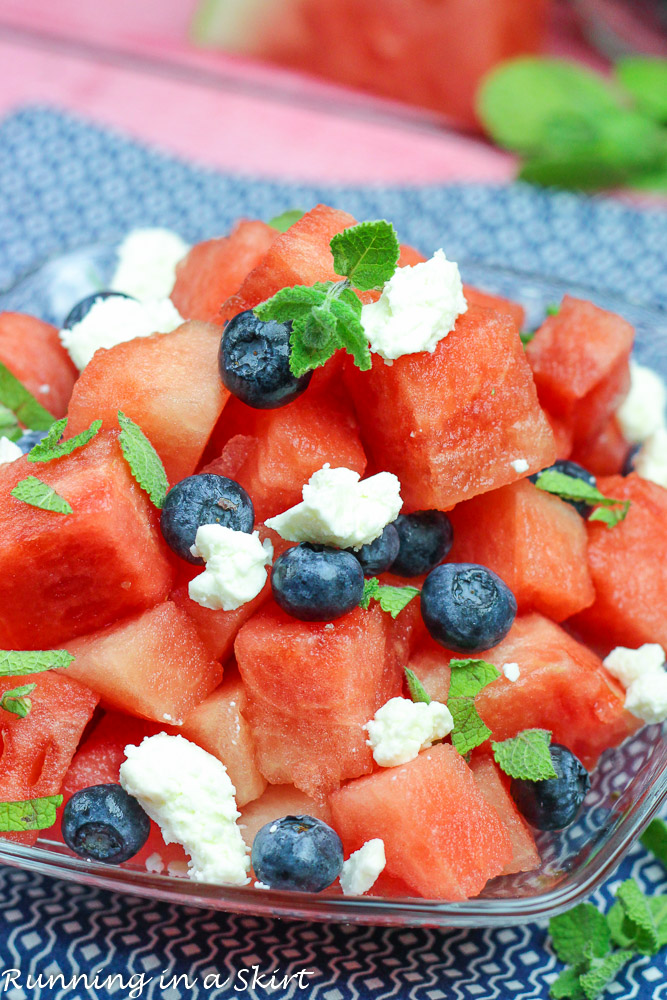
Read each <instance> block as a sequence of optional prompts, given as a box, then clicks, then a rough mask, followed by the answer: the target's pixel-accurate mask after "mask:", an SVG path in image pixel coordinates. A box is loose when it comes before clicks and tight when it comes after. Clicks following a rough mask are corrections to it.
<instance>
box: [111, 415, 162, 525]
mask: <svg viewBox="0 0 667 1000" xmlns="http://www.w3.org/2000/svg"><path fill="white" fill-rule="evenodd" d="M118 423H119V424H120V428H121V431H120V447H121V451H122V452H123V456H124V458H125V461H126V462H127V464H128V465H129V467H130V471H131V472H132V475H133V476H134V478H135V479H136V481H137V482H138V483H139V485H140V486H141V488H142V490H145V492H146V493H148V495H149V497H150V498H151V500H152V501H153V503H154V504H155V506H156V507H157V508H158V509H162V507H163V505H164V501H165V497H166V496H167V490H168V489H169V482H168V480H167V473H166V472H165V471H164V465H163V464H162V460H161V458H160V456H159V455H158V453H157V452H156V450H155V448H154V447H153V445H152V444H151V443H150V441H149V440H148V438H147V437H146V435H145V434H144V432H143V431H142V429H141V427H139V425H138V424H135V422H134V420H131V419H130V418H129V417H126V416H125V414H124V413H123V411H122V410H119V411H118Z"/></svg>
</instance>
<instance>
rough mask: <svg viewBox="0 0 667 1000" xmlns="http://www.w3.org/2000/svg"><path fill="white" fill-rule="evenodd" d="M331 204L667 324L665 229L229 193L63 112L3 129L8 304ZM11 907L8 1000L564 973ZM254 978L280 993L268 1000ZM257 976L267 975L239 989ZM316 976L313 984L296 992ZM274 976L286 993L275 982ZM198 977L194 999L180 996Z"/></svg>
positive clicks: (431, 203)
mask: <svg viewBox="0 0 667 1000" xmlns="http://www.w3.org/2000/svg"><path fill="white" fill-rule="evenodd" d="M320 199H321V200H325V201H329V202H332V203H334V204H337V205H339V206H341V207H344V208H346V209H348V210H349V211H350V212H352V213H353V214H355V215H357V216H359V217H367V218H368V217H370V218H373V217H378V216H385V217H387V218H390V219H392V220H393V221H394V222H395V224H396V226H397V228H398V230H399V232H400V234H401V237H402V238H403V239H404V240H406V241H407V242H410V243H414V244H415V245H417V246H419V247H420V248H421V249H423V250H425V251H432V250H433V249H435V248H437V247H439V246H444V247H445V248H446V249H447V252H448V254H450V256H451V257H453V258H454V259H468V260H475V259H477V260H482V261H485V262H487V263H495V264H501V265H505V266H507V267H513V268H517V269H520V270H524V271H529V272H535V273H542V274H550V275H552V276H555V277H561V278H563V279H566V280H568V281H576V282H579V283H583V284H588V285H590V286H593V287H597V288H600V289H610V290H613V291H615V292H617V293H620V294H622V295H625V296H626V297H628V298H630V299H632V300H634V301H636V302H640V303H644V304H653V305H658V306H660V307H662V308H664V309H667V215H665V214H664V213H662V214H661V213H659V212H653V213H640V212H637V211H635V210H633V209H631V208H629V207H626V206H624V205H621V204H618V203H612V202H609V201H606V200H603V199H599V200H597V199H596V200H590V199H582V198H579V197H578V196H576V195H570V194H549V193H544V192H539V191H536V190H533V189H531V188H528V187H524V186H521V185H516V186H512V187H508V188H496V187H491V186H486V185H451V186H448V187H438V188H436V187H425V188H418V189H417V188H416V189H400V190H398V189H380V188H376V189H372V190H367V189H363V190H362V189H349V190H346V189H342V188H336V187H331V186H330V185H321V186H316V185H302V184H286V183H283V182H271V181H266V180H254V181H250V180H248V179H247V178H238V177H225V176H220V175H219V174H217V173H215V172H213V171H209V170H204V169H197V168H193V167H192V166H190V165H187V164H185V163H182V162H180V161H178V160H176V159H174V158H172V157H170V156H167V155H164V154H161V153H158V152H155V151H151V150H147V149H145V148H143V147H142V146H139V145H137V144H135V143H134V142H132V141H129V140H127V139H125V138H122V137H119V136H117V135H114V134H112V133H110V132H106V131H103V130H101V129H98V128H95V127H92V126H90V125H87V124H85V123H82V122H80V121H78V120H76V119H74V118H70V117H67V116H64V115H61V114H59V113H55V112H53V111H50V110H48V109H27V110H25V111H22V112H20V113H18V114H15V115H14V116H12V117H11V118H8V119H6V120H5V121H4V122H3V123H1V124H0V289H1V288H4V287H7V286H8V285H10V284H11V283H12V281H13V280H15V279H16V278H17V277H19V276H20V275H21V274H23V273H24V272H26V271H28V270H30V269H32V268H33V267H35V266H37V265H38V264H39V263H41V262H42V261H43V260H45V259H46V258H48V257H50V256H52V255H55V254H60V253H62V252H63V251H65V250H68V249H73V248H75V247H79V246H84V245H86V244H90V243H96V242H104V243H108V242H111V241H114V240H116V239H118V238H119V237H121V236H122V235H123V234H124V233H125V232H126V231H127V230H128V229H129V228H130V227H132V226H138V225H166V226H170V227H172V228H174V229H176V230H177V231H179V232H180V233H181V234H182V235H183V236H184V237H185V238H186V239H188V240H191V241H195V240H198V239H201V238H203V237H206V236H211V235H217V234H219V233H220V232H223V231H225V230H226V229H227V228H228V226H229V225H230V223H231V222H233V221H234V219H235V218H237V217H238V216H239V215H240V214H247V215H250V216H255V217H259V218H270V217H271V216H273V215H275V214H277V213H278V212H280V211H282V210H283V209H285V208H288V207H293V206H294V205H304V206H308V205H310V204H312V203H313V202H314V201H315V200H320ZM630 875H634V876H635V877H636V878H638V880H639V881H640V883H641V884H642V885H643V887H644V888H645V889H646V890H648V891H663V892H664V891H667V873H666V872H665V871H664V870H663V868H662V867H661V866H660V865H659V864H657V863H656V862H655V861H654V860H653V859H652V858H651V857H650V856H649V855H648V854H646V852H644V851H643V850H642V849H641V848H640V847H637V848H636V849H635V850H634V851H633V852H632V853H631V855H630V856H629V857H628V858H627V859H626V860H625V862H624V863H623V865H622V866H621V868H620V869H619V871H617V872H616V873H615V875H614V876H613V878H612V879H611V880H610V881H609V882H608V883H607V884H606V885H605V886H604V887H603V888H602V889H601V890H600V891H599V892H597V893H596V894H595V896H594V902H595V903H597V904H598V905H600V906H608V905H609V901H610V899H611V896H612V893H613V890H614V888H615V887H616V886H617V885H618V883H619V882H620V881H621V880H622V879H623V878H627V877H629V876H630ZM0 900H1V902H0V996H6V997H7V998H8V1000H38V998H40V997H42V996H43V997H53V998H55V1000H58V998H61V997H62V998H67V1000H84V998H86V1000H87V998H88V997H91V998H96V997H107V996H109V997H122V998H125V997H129V996H141V997H144V998H148V1000H154V998H155V1000H157V998H166V1000H179V998H184V1000H188V998H199V997H201V998H208V997H211V998H213V997H215V998H218V997H220V998H222V997H225V998H226V997H234V996H237V995H241V996H244V995H245V996H248V997H253V998H258V1000H264V998H266V997H277V998H280V1000H283V998H288V997H300V996H303V997H308V998H311V997H312V998H318V1000H353V998H360V1000H381V998H382V1000H404V998H405V1000H408V998H413V1000H494V998H499V1000H505V998H510V997H511V998H516V1000H539V998H542V997H546V996H547V994H548V989H549V984H550V982H552V981H553V979H554V978H555V977H556V975H557V972H558V970H559V968H560V966H559V964H558V963H557V961H556V959H555V957H554V955H553V953H552V952H551V951H550V949H549V947H548V943H547V941H546V931H545V928H544V927H542V926H538V925H531V926H526V927H512V928H506V929H502V930H479V931H451V932H446V931H434V930H426V929H419V930H398V929H381V928H364V927H361V928H359V927H356V928H355V927H352V926H349V925H333V924H332V925H319V924H312V925H309V924H305V923H299V922H291V921H286V922H278V921H270V920H266V919H261V918H256V917H239V916H234V915H229V916H228V915H224V914H213V913H210V912H207V911H201V910H195V909H190V908H183V907H177V906H171V905H168V904H162V903H152V902H150V901H146V900H141V899H136V898H132V897H125V896H121V895H114V894H112V893H109V892H103V891H100V890H95V889H89V888H86V887H82V886H77V885H73V884H70V883H67V882H60V881H56V880H52V879H49V878H46V877H43V876H38V875H31V874H28V873H27V872H23V871H20V870H16V869H12V868H9V867H2V866H0ZM253 966H259V972H260V974H261V975H262V976H263V977H264V979H263V980H260V983H259V984H258V985H256V986H255V987H253V986H252V967H253ZM12 969H20V970H21V972H20V975H19V976H18V978H17V980H16V983H15V984H14V985H12V982H11V977H8V976H7V975H4V976H3V975H2V973H3V970H5V971H6V970H12ZM243 969H251V972H250V975H249V976H247V975H239V972H240V970H243ZM98 970H100V971H99V981H104V979H105V978H106V977H107V976H114V975H120V976H121V977H122V983H119V982H118V980H117V981H116V983H115V985H114V984H111V985H108V986H104V985H103V986H100V987H96V986H94V985H91V986H90V987H88V986H87V985H86V984H85V983H84V982H81V983H80V984H79V985H78V986H74V987H73V986H66V987H65V988H60V987H58V986H56V987H55V988H53V989H51V988H49V987H47V986H45V987H44V988H39V987H32V988H31V987H30V986H29V984H28V982H27V977H28V975H32V976H39V975H40V974H41V975H42V976H43V977H48V976H49V975H52V974H53V975H55V974H58V973H62V975H63V977H64V980H65V982H66V983H68V982H69V981H70V980H71V978H72V976H76V975H77V974H81V973H87V974H88V976H89V977H90V978H92V976H93V975H94V973H95V972H97V971H98ZM301 970H308V972H310V973H312V974H311V975H309V976H307V977H305V978H304V977H302V978H301V979H300V980H299V978H298V977H297V978H296V979H294V980H293V981H292V983H291V985H289V986H288V987H287V988H284V987H283V986H281V981H282V980H283V977H284V976H285V975H292V974H297V973H298V972H300V971H301ZM273 972H276V982H277V987H276V988H274V989H272V988H271V986H270V984H269V983H267V979H268V977H269V976H270V975H271V973H273ZM163 975H164V978H163V979H162V980H161V977H162V976H163ZM184 975H186V976H187V977H189V982H186V981H185V980H183V979H180V980H179V983H178V985H177V986H170V985H169V983H170V981H171V978H172V977H173V976H176V977H179V976H184ZM141 976H143V977H144V978H143V980H140V979H139V977H141ZM207 976H209V977H213V978H210V979H209V980H208V986H205V985H204V984H205V982H206V977H207ZM216 976H217V977H219V978H218V983H219V984H220V985H216V980H215V978H214V977H216ZM132 977H136V978H134V979H133V978H132ZM227 979H228V982H227V983H226V985H222V984H223V983H224V981H225V980H227ZM193 980H196V982H194V983H193ZM300 984H303V985H304V988H303V989H301V988H300ZM133 988H134V992H132V990H133ZM137 990H139V992H137ZM608 995H609V996H610V997H616V998H634V997H637V998H641V1000H649V998H655V1000H660V998H667V952H663V954H661V955H659V956H658V957H656V958H652V959H650V958H639V959H637V960H635V961H633V962H632V963H631V964H630V965H629V966H628V967H627V969H626V970H625V971H624V972H623V973H621V975H620V976H619V977H618V979H617V981H616V983H614V984H613V985H612V986H611V987H610V988H609V992H608Z"/></svg>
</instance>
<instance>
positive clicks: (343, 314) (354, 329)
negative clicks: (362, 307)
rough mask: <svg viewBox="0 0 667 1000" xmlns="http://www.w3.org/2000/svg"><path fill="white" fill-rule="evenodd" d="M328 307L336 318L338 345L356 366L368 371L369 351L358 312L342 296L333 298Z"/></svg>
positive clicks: (369, 365) (370, 363)
mask: <svg viewBox="0 0 667 1000" xmlns="http://www.w3.org/2000/svg"><path fill="white" fill-rule="evenodd" d="M355 298H356V296H355ZM357 301H359V300H358V299H357ZM330 309H331V312H332V314H333V315H334V317H335V319H336V337H337V339H338V344H339V346H340V347H344V348H345V350H346V351H347V353H348V354H351V355H352V357H353V358H354V363H355V365H356V366H357V368H359V369H360V370H361V371H362V372H367V371H369V370H370V368H371V367H372V361H371V352H370V349H369V347H368V338H367V337H366V334H365V332H364V328H363V326H362V324H361V320H360V318H359V315H358V313H357V312H356V310H355V309H353V308H352V307H351V306H350V305H349V303H348V302H347V301H345V300H344V299H343V298H339V299H333V300H332V302H331V304H330Z"/></svg>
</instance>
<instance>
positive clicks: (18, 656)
mask: <svg viewBox="0 0 667 1000" xmlns="http://www.w3.org/2000/svg"><path fill="white" fill-rule="evenodd" d="M73 659H74V657H73V656H72V654H71V653H68V652H67V650H66V649H0V677H24V676H26V675H27V674H41V673H43V672H44V671H45V670H65V669H66V667H69V665H70V663H71V662H72V660H73Z"/></svg>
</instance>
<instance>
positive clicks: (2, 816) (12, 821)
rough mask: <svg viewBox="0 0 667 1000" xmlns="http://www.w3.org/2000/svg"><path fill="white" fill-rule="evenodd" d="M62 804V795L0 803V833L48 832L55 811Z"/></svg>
mask: <svg viewBox="0 0 667 1000" xmlns="http://www.w3.org/2000/svg"><path fill="white" fill-rule="evenodd" d="M62 803H63V797H62V795H47V796H45V798H42V799H28V800H27V801H24V802H0V831H1V832H2V833H25V831H26V830H48V828H49V827H51V826H53V825H54V824H55V822H56V809H57V808H58V806H61V805H62Z"/></svg>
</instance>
